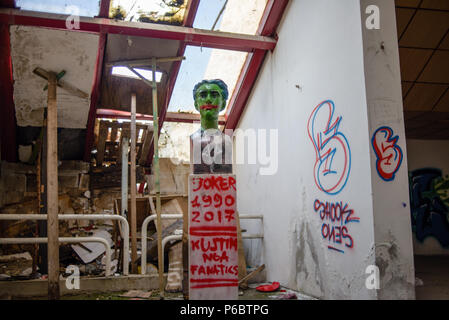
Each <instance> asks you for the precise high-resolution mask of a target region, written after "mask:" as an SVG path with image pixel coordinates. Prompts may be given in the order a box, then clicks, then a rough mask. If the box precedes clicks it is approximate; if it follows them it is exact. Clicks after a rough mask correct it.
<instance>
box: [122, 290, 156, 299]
mask: <svg viewBox="0 0 449 320" xmlns="http://www.w3.org/2000/svg"><path fill="white" fill-rule="evenodd" d="M152 294H153V291H142V290H130V291H128V292H125V293H123V294H121V295H120V297H125V298H141V299H149V298H150V297H151V295H152Z"/></svg>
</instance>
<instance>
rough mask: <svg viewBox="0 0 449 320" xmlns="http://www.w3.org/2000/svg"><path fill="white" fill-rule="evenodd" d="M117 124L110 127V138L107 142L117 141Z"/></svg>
mask: <svg viewBox="0 0 449 320" xmlns="http://www.w3.org/2000/svg"><path fill="white" fill-rule="evenodd" d="M118 127H119V126H118V124H117V123H114V124H112V125H111V128H112V130H111V138H110V139H109V141H111V142H116V141H117V132H118Z"/></svg>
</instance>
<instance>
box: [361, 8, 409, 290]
mask: <svg viewBox="0 0 449 320" xmlns="http://www.w3.org/2000/svg"><path fill="white" fill-rule="evenodd" d="M360 5H361V8H360V16H361V18H362V31H363V51H364V61H365V64H364V65H365V79H366V80H365V83H366V98H367V104H368V116H369V131H370V139H371V141H370V142H371V143H370V145H371V146H370V153H371V183H372V192H373V209H374V211H373V216H374V239H375V256H376V265H377V266H378V267H379V269H380V276H381V281H380V290H379V291H378V298H380V299H414V297H415V291H414V282H415V271H414V263H413V247H412V232H411V227H410V226H411V219H410V203H409V192H408V171H407V161H406V160H405V159H407V152H406V143H405V129H404V119H403V106H402V94H401V73H400V67H399V52H398V39H397V31H396V13H395V7H394V1H393V0H388V1H385V0H374V1H373V0H361V1H360ZM373 5H375V7H374V8H373ZM376 17H378V18H379V20H378V22H379V24H378V25H377V26H376V23H374V22H375V21H374V20H373V19H375V18H376ZM369 25H370V26H371V27H374V29H372V28H368V26H369ZM374 145H377V146H378V148H379V150H378V151H377V152H376V151H375V148H374ZM373 249H374V248H373Z"/></svg>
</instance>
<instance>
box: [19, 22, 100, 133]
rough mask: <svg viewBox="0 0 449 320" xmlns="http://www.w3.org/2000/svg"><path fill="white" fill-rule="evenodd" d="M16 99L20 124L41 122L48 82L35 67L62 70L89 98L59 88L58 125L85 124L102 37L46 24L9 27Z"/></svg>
mask: <svg viewBox="0 0 449 320" xmlns="http://www.w3.org/2000/svg"><path fill="white" fill-rule="evenodd" d="M10 34H11V58H12V64H13V77H14V103H15V108H16V119H17V125H18V126H36V127H40V126H42V122H43V111H44V109H43V108H44V107H45V106H46V105H47V92H46V91H44V90H43V88H44V86H45V85H46V84H47V82H46V81H45V80H44V79H42V78H40V77H38V76H37V75H35V74H34V73H33V70H34V69H35V68H36V67H40V68H43V69H45V70H47V71H53V72H56V73H59V72H60V71H62V70H65V71H66V74H65V76H64V77H63V80H64V81H66V82H68V83H69V84H71V85H73V86H75V87H77V88H78V89H80V90H82V91H84V92H86V93H87V94H88V95H89V98H87V99H83V98H80V97H77V96H74V95H73V94H71V93H70V92H67V91H65V90H64V89H62V88H59V87H58V89H57V103H58V126H59V127H62V128H80V129H82V128H84V129H85V128H86V123H87V116H88V113H89V107H90V94H91V90H92V83H93V79H94V71H95V63H96V56H97V50H98V41H99V37H98V35H95V34H90V33H81V32H72V31H62V30H53V29H46V28H36V27H26V26H16V25H13V26H11V27H10Z"/></svg>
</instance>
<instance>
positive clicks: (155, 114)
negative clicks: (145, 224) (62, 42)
mask: <svg viewBox="0 0 449 320" xmlns="http://www.w3.org/2000/svg"><path fill="white" fill-rule="evenodd" d="M152 71H153V88H152V91H153V98H152V100H153V128H154V132H153V141H154V143H153V147H154V160H153V166H154V167H153V169H154V170H153V172H154V188H155V193H156V214H157V219H156V220H157V230H158V232H157V248H158V250H157V255H158V271H159V292H160V295H161V297H163V296H164V265H163V264H162V259H163V258H164V252H163V251H162V221H161V185H160V180H159V179H160V177H159V119H158V104H157V83H156V58H154V57H153V61H152Z"/></svg>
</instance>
